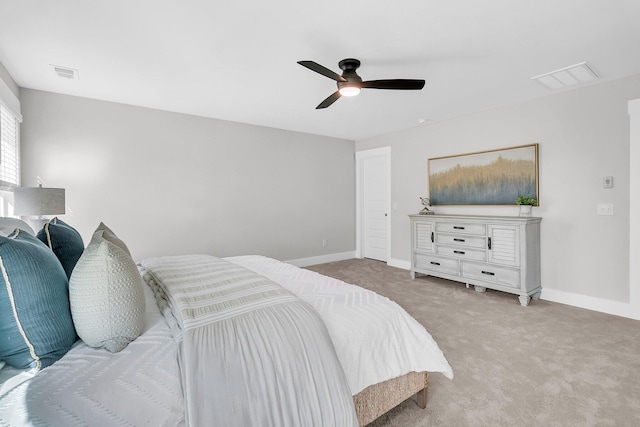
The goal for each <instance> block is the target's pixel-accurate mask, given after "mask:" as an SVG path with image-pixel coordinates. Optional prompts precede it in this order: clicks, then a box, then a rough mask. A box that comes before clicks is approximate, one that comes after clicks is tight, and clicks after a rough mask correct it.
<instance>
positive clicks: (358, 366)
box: [225, 255, 453, 395]
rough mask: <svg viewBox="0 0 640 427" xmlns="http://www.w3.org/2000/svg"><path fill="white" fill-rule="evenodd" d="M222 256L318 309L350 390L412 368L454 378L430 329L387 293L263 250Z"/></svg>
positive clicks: (395, 375)
mask: <svg viewBox="0 0 640 427" xmlns="http://www.w3.org/2000/svg"><path fill="white" fill-rule="evenodd" d="M225 259H226V260H227V261H231V262H233V263H236V264H238V265H242V266H243V267H246V268H248V269H250V270H253V271H255V272H257V273H258V274H261V275H263V276H265V277H268V278H269V279H271V280H273V281H274V282H276V283H278V284H280V285H281V286H282V287H284V288H285V289H288V290H289V291H291V292H293V293H294V294H295V295H297V296H298V297H299V298H300V299H302V300H303V301H306V302H308V303H309V304H311V305H312V306H313V307H314V308H315V309H316V311H318V313H320V316H321V317H322V320H323V321H324V323H325V325H327V329H328V330H329V335H331V339H332V341H333V343H334V346H335V348H336V352H337V354H338V359H339V360H340V363H341V365H342V368H343V369H344V371H345V374H346V375H347V381H348V383H349V387H350V388H351V392H352V393H353V395H356V394H357V393H359V392H360V391H362V390H364V389H365V388H367V387H368V386H370V385H372V384H376V383H379V382H382V381H386V380H388V379H391V378H396V377H398V376H400V375H404V374H407V373H409V372H412V371H415V372H421V371H428V372H441V373H443V374H444V375H445V376H446V377H447V378H453V371H452V370H451V366H449V363H448V362H447V360H446V359H445V357H444V355H443V354H442V351H441V350H440V348H439V347H438V345H437V344H436V342H435V341H434V340H433V338H432V337H431V335H430V334H429V333H428V332H427V331H426V330H425V328H424V327H423V326H422V325H421V324H420V323H418V321H417V320H415V319H414V318H413V317H411V316H410V315H409V314H408V313H407V312H406V311H405V310H404V309H403V308H402V307H400V306H399V305H398V304H396V303H395V302H393V301H391V300H390V299H389V298H387V297H383V296H381V295H379V294H377V293H375V292H373V291H369V290H367V289H363V288H361V287H359V286H355V285H350V284H347V283H345V282H343V281H341V280H337V279H334V278H331V277H327V276H323V275H321V274H318V273H316V272H313V271H310V270H305V269H302V268H298V267H296V266H294V265H291V264H287V263H283V262H280V261H276V260H274V259H271V258H267V257H263V256H258V255H250V256H238V257H228V258H225Z"/></svg>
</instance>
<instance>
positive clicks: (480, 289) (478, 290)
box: [473, 285, 487, 292]
mask: <svg viewBox="0 0 640 427" xmlns="http://www.w3.org/2000/svg"><path fill="white" fill-rule="evenodd" d="M473 289H475V291H476V292H487V288H485V287H484V286H478V285H474V286H473Z"/></svg>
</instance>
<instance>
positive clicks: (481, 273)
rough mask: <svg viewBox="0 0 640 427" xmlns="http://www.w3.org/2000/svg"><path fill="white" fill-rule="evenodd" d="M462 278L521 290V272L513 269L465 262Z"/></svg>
mask: <svg viewBox="0 0 640 427" xmlns="http://www.w3.org/2000/svg"><path fill="white" fill-rule="evenodd" d="M462 277H468V278H470V279H478V280H483V281H485V282H489V283H495V284H498V285H502V286H508V287H510V288H515V289H520V271H519V270H517V269H513V268H505V267H497V266H495V265H490V264H477V263H473V262H463V263H462Z"/></svg>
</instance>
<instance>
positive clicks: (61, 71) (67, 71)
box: [51, 65, 78, 80]
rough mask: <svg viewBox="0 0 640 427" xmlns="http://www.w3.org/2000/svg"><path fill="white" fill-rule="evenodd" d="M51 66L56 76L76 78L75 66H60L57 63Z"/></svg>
mask: <svg viewBox="0 0 640 427" xmlns="http://www.w3.org/2000/svg"><path fill="white" fill-rule="evenodd" d="M51 66H52V67H53V71H55V72H56V74H57V75H58V77H62V78H64V79H71V80H78V70H76V69H75V68H67V67H61V66H59V65H51Z"/></svg>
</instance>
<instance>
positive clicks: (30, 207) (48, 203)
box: [13, 184, 65, 233]
mask: <svg viewBox="0 0 640 427" xmlns="http://www.w3.org/2000/svg"><path fill="white" fill-rule="evenodd" d="M64 212H65V209H64V188H45V187H42V184H40V185H39V186H38V187H17V188H15V189H14V191H13V213H14V215H18V216H35V217H36V218H30V221H31V226H32V227H33V229H34V231H35V232H36V233H37V232H38V230H40V229H41V228H42V227H44V224H46V222H47V221H48V219H47V218H44V215H62V214H64Z"/></svg>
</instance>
